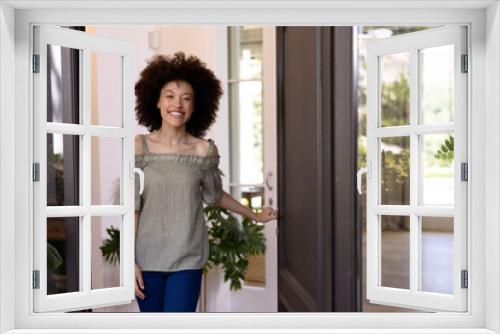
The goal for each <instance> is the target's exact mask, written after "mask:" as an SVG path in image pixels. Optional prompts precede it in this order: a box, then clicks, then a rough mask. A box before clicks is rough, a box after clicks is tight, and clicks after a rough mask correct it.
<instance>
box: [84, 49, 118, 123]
mask: <svg viewBox="0 0 500 334" xmlns="http://www.w3.org/2000/svg"><path fill="white" fill-rule="evenodd" d="M122 68H123V65H122V57H121V56H119V55H114V54H109V53H102V52H95V51H94V52H92V81H91V82H92V90H91V92H92V116H91V119H92V124H93V125H105V126H114V127H122V107H123V106H122V88H123V84H122Z"/></svg>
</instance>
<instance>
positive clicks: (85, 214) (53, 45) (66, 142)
mask: <svg viewBox="0 0 500 334" xmlns="http://www.w3.org/2000/svg"><path fill="white" fill-rule="evenodd" d="M33 51H34V52H33V84H34V101H35V103H34V127H33V128H34V136H33V139H34V141H33V145H34V149H33V153H34V157H33V161H34V163H33V170H34V177H33V182H34V185H33V196H34V200H33V202H34V219H33V229H34V235H33V242H34V245H33V249H34V253H33V254H34V257H33V288H34V289H33V298H34V300H33V306H34V311H35V312H46V311H74V310H83V309H88V308H92V307H99V306H106V305H115V304H120V303H129V302H130V301H131V300H133V298H134V276H133V273H134V269H133V268H134V252H133V250H134V207H133V200H134V191H133V190H134V184H133V181H134V156H133V155H134V150H133V140H134V139H133V138H134V118H133V115H134V113H133V94H132V89H133V82H132V61H133V59H132V56H133V47H132V46H131V44H130V43H128V42H126V41H119V40H111V39H109V38H104V37H98V36H93V35H90V34H88V33H85V32H79V31H72V30H69V29H66V28H59V27H47V26H36V27H34V44H33ZM64 53H69V54H72V55H73V59H72V60H73V66H72V68H70V66H64V67H63V65H64V63H63V62H61V61H59V62H58V61H57V60H58V59H56V58H57V55H59V56H61V54H64ZM97 53H104V54H107V55H115V56H116V57H118V58H117V59H118V71H119V72H120V73H119V74H120V75H119V76H118V78H117V80H115V81H114V83H115V84H116V85H117V87H116V88H117V92H118V94H117V95H118V97H117V99H116V101H113V102H115V107H113V108H110V109H109V110H107V112H108V113H116V114H117V115H116V116H117V117H116V119H117V120H118V121H117V122H114V124H113V126H104V125H102V124H103V122H102V121H101V120H99V119H98V118H97V117H92V102H93V101H92V98H91V97H92V93H91V91H92V89H95V87H93V85H92V80H91V66H92V58H93V57H95V56H96V54H97ZM59 60H60V59H59ZM69 75H73V76H74V77H75V78H74V80H71V81H68V80H64V78H65V77H67V76H69ZM66 86H73V87H71V88H73V91H71V90H65V88H67V87H66ZM63 95H65V96H63ZM67 96H70V97H73V100H74V101H70V102H69V103H66V101H64V99H65V98H67ZM108 124H109V123H108ZM103 144H104V145H109V146H112V147H113V149H114V150H116V151H115V152H117V153H118V154H116V155H117V156H119V157H120V158H119V159H118V161H117V162H115V163H114V164H111V163H110V164H109V165H108V166H107V168H115V169H116V171H115V172H116V175H118V178H117V180H116V182H115V186H116V190H115V191H116V195H115V197H116V198H115V199H113V201H109V200H108V201H106V200H100V199H97V198H95V196H93V192H92V191H93V190H92V180H93V179H94V178H95V176H94V175H93V173H96V169H97V168H95V167H94V168H92V157H96V156H97V155H96V154H93V153H92V150H93V149H99V146H100V145H103ZM106 162H108V161H106ZM94 165H95V164H94ZM104 217H107V218H108V219H109V217H113V221H114V223H115V225H117V226H115V227H116V228H118V230H119V231H120V232H121V233H120V240H119V243H120V253H119V256H120V259H119V276H120V277H119V283H118V284H116V286H114V287H99V288H98V286H97V285H96V284H95V283H94V282H93V280H92V268H93V265H92V251H91V244H92V230H93V229H95V228H100V224H99V222H100V220H101V219H103V218H104ZM58 225H59V228H60V229H62V230H64V231H63V233H61V234H63V235H64V238H65V239H66V240H65V242H66V243H67V244H73V245H72V248H73V249H74V251H73V253H74V254H73V256H70V254H68V253H69V252H68V247H66V254H65V258H64V260H65V261H63V258H62V257H61V260H60V262H61V263H62V262H66V263H64V265H65V266H66V268H65V272H66V273H67V275H66V276H67V279H66V286H65V288H64V289H62V291H58V290H55V291H50V289H49V288H48V286H49V283H48V278H50V277H52V275H50V273H49V271H50V266H49V265H48V264H51V263H53V262H54V261H55V260H51V254H53V253H54V252H56V253H57V249H56V248H55V247H54V246H52V244H51V243H50V242H49V241H48V240H49V239H48V233H47V231H48V230H49V229H51V228H52V227H53V226H54V227H55V228H58ZM70 239H72V240H70ZM51 251H52V252H51ZM52 256H53V255H52ZM59 257H60V255H59ZM70 259H71V261H70ZM58 264H59V263H58ZM61 266H63V264H59V267H61ZM70 267H71V268H70ZM69 271H73V272H76V273H74V274H73V275H70V274H69ZM70 277H72V278H73V284H70V282H68V281H69V279H68V278H70Z"/></svg>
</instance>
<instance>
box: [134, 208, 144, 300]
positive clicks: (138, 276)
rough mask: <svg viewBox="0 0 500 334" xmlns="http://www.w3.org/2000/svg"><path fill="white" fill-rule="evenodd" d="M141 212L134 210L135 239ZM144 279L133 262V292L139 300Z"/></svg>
mask: <svg viewBox="0 0 500 334" xmlns="http://www.w3.org/2000/svg"><path fill="white" fill-rule="evenodd" d="M140 215H141V213H140V211H136V212H135V239H137V230H138V229H139V217H140ZM143 290H144V280H143V279H142V271H141V268H139V265H138V264H137V263H136V264H135V294H136V295H137V297H139V298H140V299H141V300H142V299H144V297H145V295H144V292H143Z"/></svg>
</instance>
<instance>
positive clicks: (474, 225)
mask: <svg viewBox="0 0 500 334" xmlns="http://www.w3.org/2000/svg"><path fill="white" fill-rule="evenodd" d="M438 1H439V0H438ZM319 3H320V2H314V3H310V4H307V3H306V2H302V3H301V6H302V7H301V8H296V7H294V8H291V7H290V8H288V7H287V8H286V10H283V9H284V8H285V7H286V5H284V3H281V2H279V1H273V2H272V4H274V7H273V6H271V3H269V4H268V3H266V6H269V7H268V8H266V9H264V8H261V7H262V6H263V5H262V4H261V3H260V4H259V3H255V4H249V3H246V4H245V3H242V4H241V5H240V4H236V3H234V4H232V5H231V6H233V7H231V8H227V7H225V6H229V5H228V4H227V3H225V4H224V5H222V4H221V3H218V4H217V5H214V4H213V3H212V2H210V3H208V2H207V3H206V6H207V7H208V8H211V10H212V11H207V9H206V8H203V9H199V10H194V9H193V8H190V6H192V3H191V2H190V1H186V6H185V7H183V5H180V4H179V3H176V4H175V5H174V4H170V3H162V5H161V6H163V7H162V8H151V6H153V4H152V2H144V3H141V2H129V3H127V5H131V6H135V7H136V8H128V9H123V8H119V7H120V6H121V5H120V4H118V3H116V2H111V1H102V2H100V3H99V4H97V3H95V2H92V1H80V2H78V3H72V4H71V5H70V6H74V7H73V8H68V6H67V5H62V4H61V5H60V6H61V8H58V6H59V5H58V4H57V3H56V2H46V1H38V2H36V1H24V2H17V1H5V2H3V3H2V4H1V6H0V12H1V14H2V16H1V17H2V20H0V67H1V68H0V70H1V73H2V78H1V79H0V80H1V81H0V99H1V103H2V105H1V106H2V113H1V114H0V117H1V119H0V120H1V121H0V127H1V129H2V140H0V154H1V157H2V173H1V174H0V178H1V179H0V180H2V181H6V180H8V179H11V180H14V179H15V189H16V190H15V196H14V197H15V198H12V197H10V198H9V196H6V192H7V190H6V189H4V187H2V197H1V198H0V200H1V202H0V206H1V210H0V214H1V215H2V226H1V232H3V233H0V237H1V238H2V243H1V244H0V247H1V248H0V265H1V266H2V267H1V268H2V279H1V285H0V288H1V291H0V292H1V293H0V297H1V298H2V303H1V305H0V306H7V307H0V320H1V331H2V333H4V332H8V331H9V330H15V332H16V333H22V332H25V331H26V332H28V331H29V332H30V333H33V332H37V331H38V329H40V330H42V329H43V328H45V331H46V328H52V329H64V331H65V332H77V331H78V332H82V331H85V329H86V328H89V327H93V328H94V329H89V330H88V331H89V332H90V331H93V332H95V331H96V328H114V331H116V329H127V331H129V332H134V333H135V332H137V333H139V332H142V333H144V332H148V330H146V329H145V327H147V326H148V327H149V328H156V329H162V328H167V327H168V328H183V327H189V328H193V327H195V326H196V327H197V328H199V330H198V331H199V332H207V331H213V330H214V329H220V328H221V327H225V326H227V327H230V328H235V330H234V331H235V332H238V330H237V328H243V327H247V329H246V332H248V324H249V323H250V325H251V326H254V327H253V328H254V331H255V332H259V329H258V328H275V329H277V328H280V329H281V330H282V329H283V328H290V329H291V328H295V331H300V330H297V329H296V328H298V327H300V328H303V329H304V330H303V332H310V331H311V328H316V329H319V328H321V329H322V331H323V330H324V329H326V328H329V329H331V332H341V331H340V330H335V328H344V329H346V328H353V327H354V328H364V329H365V330H366V331H367V332H369V331H370V330H371V329H373V328H377V327H384V328H385V329H384V330H387V328H389V327H390V328H392V329H391V330H394V329H397V331H398V332H410V331H411V332H413V333H415V332H422V333H424V332H428V331H429V328H434V329H436V330H437V331H439V332H450V333H453V332H458V331H463V328H467V329H468V330H467V331H470V332H478V333H494V332H498V331H499V330H500V323H498V312H499V311H500V310H499V309H498V306H497V304H498V291H499V290H498V286H500V284H499V276H498V272H497V269H495V268H497V267H498V258H499V257H498V253H500V252H499V247H498V244H499V239H498V238H499V235H498V228H497V227H496V226H497V224H496V222H497V221H498V219H499V217H500V212H499V210H498V209H496V207H497V205H496V204H497V202H496V201H497V199H498V198H500V190H499V187H497V184H498V177H497V171H498V169H499V168H500V166H499V163H498V161H497V160H498V152H497V145H498V143H499V142H500V136H499V135H498V120H499V119H498V116H497V115H496V110H498V105H499V104H500V98H499V95H498V89H500V79H499V76H500V75H499V74H498V68H499V66H500V64H499V60H498V59H500V51H498V50H500V42H499V41H500V9H499V8H498V5H497V4H496V3H493V2H481V3H474V4H472V3H471V2H468V3H467V4H465V2H464V3H462V2H447V1H440V2H439V4H440V5H442V8H441V9H439V10H437V9H436V8H430V7H425V6H431V5H428V4H423V3H421V2H418V1H414V2H412V1H410V2H404V4H403V2H398V3H397V5H396V3H394V5H395V6H397V8H390V9H389V8H384V6H386V5H387V3H385V5H384V4H382V3H380V4H379V3H376V4H371V5H370V9H368V8H362V7H363V3H361V2H360V3H359V4H356V5H355V6H356V7H357V8H345V6H346V5H345V3H342V4H341V3H331V4H328V6H327V5H325V4H322V5H320V4H319ZM436 4H437V3H433V4H432V6H433V7H435V6H436ZM295 5H297V4H295ZM44 6H50V7H51V10H50V11H48V10H45V9H43V7H44ZM62 6H65V7H66V8H62ZM106 6H107V7H106ZM148 6H150V7H149V8H147V7H148ZM159 6H160V5H158V7H159ZM179 6H180V7H179ZM245 6H247V7H245ZM248 6H249V7H248ZM353 6H354V5H353ZM412 6H416V7H419V9H415V8H414V7H412ZM98 7H99V8H98ZM103 7H106V8H103ZM299 7H300V6H299ZM137 8H141V10H137ZM373 8H378V10H377V11H376V14H377V15H374V9H373ZM207 12H210V13H217V15H214V16H207ZM263 13H265V15H261V14H263ZM250 21H251V22H250ZM228 22H231V23H233V22H242V23H245V24H253V25H258V24H270V23H271V24H279V25H287V24H290V25H291V24H293V25H300V24H303V25H306V24H308V25H310V24H318V25H345V24H349V25H362V24H365V23H370V24H375V25H404V24H406V23H407V24H412V25H413V24H422V25H440V24H450V25H451V24H467V25H468V27H469V30H468V33H469V35H468V44H469V46H470V48H469V50H468V51H469V53H468V58H469V59H468V62H469V65H470V66H469V73H468V77H469V79H470V80H469V85H468V87H467V93H466V94H465V95H466V96H467V97H468V98H469V99H468V100H467V104H468V105H469V107H470V109H469V113H468V114H467V119H466V127H467V129H468V131H467V133H468V137H467V139H466V140H467V142H466V143H467V144H466V146H467V150H466V152H467V153H468V154H467V157H469V160H468V161H467V162H468V163H469V165H470V166H471V168H470V169H469V181H468V183H467V194H468V195H469V196H467V204H466V205H464V207H465V208H466V209H467V213H466V216H465V217H464V218H467V217H468V220H467V221H468V227H469V229H470V230H469V232H470V233H467V234H466V235H465V236H466V238H467V246H468V248H467V257H465V258H467V259H468V263H467V266H466V267H465V268H467V269H469V286H468V289H466V290H464V291H465V293H466V294H467V300H466V303H467V310H466V312H463V313H461V312H450V313H448V312H444V313H441V312H439V313H433V314H428V313H421V314H403V313H390V314H384V313H379V314H369V315H367V314H348V315H346V314H338V313H337V314H318V313H314V314H301V315H300V317H297V315H294V314H266V315H259V314H230V315H228V314H226V315H222V314H203V315H199V314H194V315H187V314H186V315H180V314H179V315H175V316H170V317H169V316H167V315H165V316H163V315H159V316H151V315H143V314H140V315H133V316H132V315H130V314H100V315H93V314H87V313H81V314H73V313H68V314H54V313H34V312H33V309H34V308H33V306H34V305H33V303H32V302H33V293H34V291H33V289H32V280H31V277H32V270H33V269H34V267H33V263H31V261H38V262H40V261H42V262H43V261H44V260H45V259H44V258H41V257H40V255H39V254H38V255H37V256H38V257H39V258H38V260H36V259H34V258H33V254H34V253H35V248H33V241H32V238H33V237H34V233H33V232H34V231H33V228H34V226H35V225H34V224H35V218H37V216H36V215H35V214H34V212H33V210H34V205H33V204H34V202H33V201H32V197H31V196H33V190H34V189H33V188H34V187H35V186H36V184H35V183H33V181H32V174H31V170H32V162H33V161H32V157H33V153H34V149H35V147H34V146H33V144H34V143H36V142H35V140H34V137H33V135H32V134H33V130H34V129H33V127H34V126H35V123H34V120H33V119H32V115H33V109H32V108H33V106H35V105H36V101H35V100H34V99H33V98H32V94H33V93H34V91H33V86H32V82H31V80H32V79H31V74H30V73H31V71H32V68H31V64H32V58H31V57H32V54H33V52H32V51H33V50H32V49H31V48H32V47H31V43H32V41H31V37H32V36H31V35H32V27H33V26H34V25H38V24H43V25H51V26H56V25H60V24H64V25H92V24H94V25H95V24H103V23H105V24H117V25H123V24H151V23H154V24H160V23H161V24H186V23H190V24H210V23H213V24H226V23H228ZM486 28H487V29H486ZM69 47H72V48H74V49H78V50H82V46H76V45H75V46H71V45H70V46H69ZM80 53H81V52H80ZM14 61H15V71H14V70H13V69H12V64H13V63H14ZM486 68H488V70H487V71H485V69H486ZM131 81H133V80H131ZM14 84H15V86H14ZM14 87H15V89H14ZM128 98H133V97H128ZM14 102H15V104H14ZM14 106H15V108H14ZM8 110H11V111H10V112H9V111H8ZM14 110H15V112H14ZM464 117H465V114H464ZM5 119H7V120H10V121H13V120H15V122H13V123H14V124H15V126H8V125H7V124H6V123H5V122H3V121H4V120H5ZM456 121H457V120H456V119H455V126H456ZM11 123H12V122H11ZM67 128H71V129H72V130H71V131H76V128H75V127H74V126H73V125H72V126H67ZM49 130H50V129H49ZM87 130H88V131H89V132H85V131H87ZM44 131H45V134H46V133H47V131H48V130H47V129H46V128H45V129H44ZM50 131H52V132H53V133H56V131H55V129H54V128H52V130H50ZM58 131H59V130H58ZM78 131H80V130H78ZM85 131H81V132H71V133H68V134H71V135H73V136H78V137H84V136H88V135H90V136H92V134H90V131H91V130H89V129H85ZM99 131H101V130H99ZM114 131H115V129H113V131H111V132H113V133H115V132H114ZM117 131H118V130H117ZM59 132H61V131H59ZM59 132H58V133H59ZM444 132H446V131H444ZM407 135H408V136H410V137H411V136H412V135H413V136H415V134H407ZM126 136H128V135H124V136H121V135H120V136H116V137H121V138H126ZM132 136H133V135H130V140H132ZM5 138H15V140H16V142H15V146H16V147H15V151H14V150H13V149H11V145H13V144H12V142H10V143H9V141H8V140H4V139H5ZM486 138H488V139H486ZM123 141H124V142H123V145H124V151H128V152H133V146H132V141H130V142H128V141H127V140H125V139H123ZM81 142H82V141H80V143H81ZM417 147H418V146H417ZM375 152H377V151H376V150H375ZM486 152H489V155H486ZM417 153H418V152H417ZM39 157H40V156H39ZM43 158H44V159H45V157H43ZM123 159H124V160H125V157H123ZM5 161H15V165H14V164H7V163H5ZM129 161H131V160H130V159H129ZM127 163H128V161H126V160H125V161H124V162H122V164H124V166H123V171H120V173H122V175H123V176H124V178H125V177H126V176H127V175H129V173H130V171H129V168H128V167H127ZM12 165H14V167H12ZM472 167H473V168H472ZM82 168H83V167H82ZM456 168H457V166H456V163H455V169H456ZM83 170H84V169H82V172H83ZM372 175H373V174H372ZM454 175H457V173H456V172H454ZM41 176H42V174H41ZM485 180H488V182H485ZM370 182H373V181H370ZM4 184H5V183H4ZM464 186H465V185H464ZM44 191H46V190H45V189H44ZM9 192H11V191H10V190H9ZM471 195H473V196H471ZM27 198H28V200H26V199H27ZM82 200H83V199H82ZM124 203H125V202H123V203H121V205H119V206H124V205H125V204H124ZM80 206H82V208H79V209H78V210H80V211H78V210H75V211H74V212H71V215H72V217H76V216H77V217H83V216H84V215H85V214H92V212H90V210H91V209H92V208H91V205H89V207H83V204H82V205H80ZM457 206H458V203H457V198H456V197H455V199H454V210H456V208H457ZM67 209H68V208H64V210H67ZM71 209H73V208H71ZM87 209H88V210H89V211H85V210H87ZM104 209H106V208H100V209H99V210H104ZM44 210H45V208H44ZM106 210H107V209H106ZM113 210H115V208H113ZM113 210H110V211H109V212H108V213H115V211H113ZM111 211H112V212H111ZM61 212H62V211H61ZM98 213H99V214H101V211H99V212H98ZM122 213H123V216H126V215H127V212H122V211H120V214H122ZM404 213H405V214H406V215H407V216H409V215H411V214H414V213H412V212H409V211H408V212H404ZM65 214H66V211H65ZM398 214H401V212H399V211H398ZM417 215H418V212H417ZM446 215H447V216H450V214H449V213H448V212H447V213H446ZM453 215H455V213H453ZM5 217H13V218H14V219H13V221H14V222H15V224H6V223H5ZM131 221H132V220H130V222H131ZM44 222H45V224H46V221H44ZM38 223H40V222H38ZM455 223H456V222H455ZM78 224H80V221H78ZM81 224H83V222H82V223H81ZM123 224H125V221H123ZM38 228H40V227H38ZM39 240H42V239H39ZM39 242H40V241H39ZM41 242H42V243H44V244H45V245H44V246H46V240H42V241H41ZM36 247H41V246H40V245H36ZM485 249H487V250H488V251H487V252H486V251H485ZM454 250H455V251H456V250H457V249H456V248H454ZM12 254H15V259H13V257H14V256H13V255H12ZM122 259H123V258H122ZM14 260H15V261H14ZM485 265H486V266H485ZM485 267H486V268H485ZM417 268H418V267H417ZM488 268H489V269H488ZM485 272H486V274H488V275H487V278H486V275H485ZM454 279H455V278H454ZM14 283H15V290H13V289H12V286H13V285H14ZM87 286H88V283H87ZM485 290H486V291H488V301H487V300H486V297H485V293H484V291H485ZM82 292H83V291H82ZM382 297H384V296H382ZM378 300H379V301H382V298H378ZM385 302H390V301H388V300H387V299H386V300H385ZM12 305H15V308H11V306H12ZM253 324H255V325H253ZM201 328H210V329H209V330H203V329H201ZM437 328H439V329H437ZM460 328H462V329H460ZM313 331H314V330H313ZM102 332H107V330H102ZM373 332H377V330H373Z"/></svg>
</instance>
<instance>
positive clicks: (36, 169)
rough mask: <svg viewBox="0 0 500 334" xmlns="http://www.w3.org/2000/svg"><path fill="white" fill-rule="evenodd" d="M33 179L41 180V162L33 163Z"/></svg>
mask: <svg viewBox="0 0 500 334" xmlns="http://www.w3.org/2000/svg"><path fill="white" fill-rule="evenodd" d="M33 181H40V164H39V163H38V162H35V163H33Z"/></svg>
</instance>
